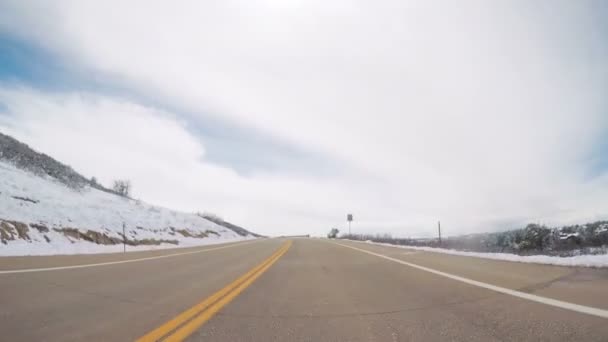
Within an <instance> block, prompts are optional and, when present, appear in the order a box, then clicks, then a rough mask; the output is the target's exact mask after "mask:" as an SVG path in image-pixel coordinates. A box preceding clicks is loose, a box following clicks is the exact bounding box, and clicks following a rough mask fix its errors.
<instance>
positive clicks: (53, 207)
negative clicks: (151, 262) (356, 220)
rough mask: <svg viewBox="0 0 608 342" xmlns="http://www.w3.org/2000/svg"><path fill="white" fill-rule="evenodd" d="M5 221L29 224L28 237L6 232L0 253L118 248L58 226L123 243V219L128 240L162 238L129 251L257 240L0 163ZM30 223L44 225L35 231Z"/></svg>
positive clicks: (1, 209)
mask: <svg viewBox="0 0 608 342" xmlns="http://www.w3.org/2000/svg"><path fill="white" fill-rule="evenodd" d="M3 221H4V222H5V223H4V224H5V225H6V224H7V223H9V224H10V222H12V221H15V222H22V223H24V224H27V225H29V228H28V230H27V235H28V237H29V238H27V239H23V238H14V237H13V239H8V240H7V239H6V236H7V235H6V231H5V232H4V233H5V236H4V237H3V240H5V242H4V243H0V256H9V255H12V256H15V255H53V254H90V253H112V252H122V250H123V246H122V244H114V245H112V244H107V245H103V244H96V243H92V242H88V241H85V240H82V239H77V238H74V237H73V236H69V234H65V233H64V232H61V229H64V228H68V229H77V230H78V231H80V232H83V233H84V232H87V231H89V230H90V231H93V232H97V233H100V234H103V235H104V236H107V237H108V238H112V239H120V240H121V241H122V225H123V222H124V223H125V230H126V236H127V238H128V239H130V240H132V241H145V240H155V241H158V242H160V241H164V242H162V243H161V244H159V245H153V244H151V245H144V244H140V245H138V246H127V251H136V250H150V249H163V248H176V247H191V246H201V245H209V244H218V243H226V242H234V241H241V240H248V239H253V238H255V237H254V236H252V235H248V236H241V235H239V234H237V233H236V232H234V231H233V230H231V229H228V228H226V227H223V226H221V225H218V224H215V223H213V222H211V221H209V220H206V219H204V218H202V217H200V216H198V215H195V214H191V213H183V212H177V211H173V210H169V209H166V208H162V207H157V206H152V205H149V204H146V203H143V202H141V201H137V200H132V199H127V198H123V197H120V196H117V195H114V194H110V193H106V192H103V191H100V190H97V189H94V188H90V187H85V188H84V189H81V190H78V191H76V190H73V189H70V188H68V187H66V186H65V185H63V184H62V183H59V182H57V181H56V180H54V179H52V178H49V177H39V176H36V175H33V174H31V173H29V172H26V171H23V170H21V169H18V168H16V167H15V166H13V165H11V164H8V163H5V162H0V224H1V223H2V222H3ZM32 224H36V225H41V226H43V227H44V228H42V230H41V229H36V228H35V227H33V226H32ZM1 229H2V226H0V230H1ZM0 233H2V231H0ZM0 236H1V235H0ZM197 236H198V237H197ZM169 241H173V242H177V245H176V244H174V243H168V242H169Z"/></svg>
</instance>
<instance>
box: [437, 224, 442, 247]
mask: <svg viewBox="0 0 608 342" xmlns="http://www.w3.org/2000/svg"><path fill="white" fill-rule="evenodd" d="M437 230H438V232H439V246H441V221H437Z"/></svg>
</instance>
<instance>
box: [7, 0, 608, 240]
mask: <svg viewBox="0 0 608 342" xmlns="http://www.w3.org/2000/svg"><path fill="white" fill-rule="evenodd" d="M21 4H23V3H21ZM332 4H333V5H331V6H329V5H327V4H326V2H316V1H313V2H303V1H294V2H291V5H290V6H286V5H280V6H279V5H277V4H276V3H275V2H273V1H264V2H251V1H247V2H231V1H226V2H221V3H218V4H214V5H211V4H209V3H201V2H182V3H180V6H170V5H168V4H167V3H163V2H158V3H155V2H150V1H146V2H145V3H137V2H132V3H129V4H125V3H124V2H120V4H118V3H113V2H112V1H106V2H103V3H102V2H83V1H72V2H70V1H66V2H62V3H57V4H56V5H55V6H54V7H53V8H45V9H44V12H42V11H36V10H35V8H34V7H36V6H33V5H31V4H29V3H25V5H20V4H19V3H16V4H15V6H14V7H15V8H16V9H15V8H14V9H13V11H12V12H13V14H14V13H18V15H16V14H15V15H14V16H16V17H17V18H18V19H13V20H12V22H14V24H13V25H12V26H11V25H10V23H9V24H6V25H7V26H9V29H10V30H12V31H13V32H18V33H19V34H21V35H24V36H26V37H30V38H31V39H35V40H37V41H39V42H41V44H44V45H46V46H47V47H48V48H50V49H52V50H54V51H56V52H57V53H59V54H60V55H62V56H64V58H67V59H68V60H70V61H72V62H74V63H78V64H81V65H83V66H85V67H87V68H90V69H92V70H95V71H98V72H103V73H110V74H112V75H118V76H120V77H122V78H124V79H125V80H126V81H125V82H126V84H127V85H128V86H129V87H134V88H137V89H138V90H139V91H143V92H149V93H151V94H155V95H156V96H159V97H162V98H163V99H165V100H166V101H170V102H173V103H178V104H179V105H180V106H183V107H186V108H191V109H192V111H194V112H196V111H205V112H209V111H211V112H212V113H215V115H218V116H220V117H222V118H223V119H228V120H232V121H236V122H238V123H239V124H242V125H245V126H247V127H250V128H251V129H253V130H260V131H262V132H265V134H268V135H271V136H273V137H276V138H278V139H283V140H286V141H289V142H290V143H293V144H297V145H299V146H302V147H304V148H307V149H310V150H313V151H321V152H322V153H324V154H327V155H330V156H333V157H335V158H336V159H340V160H346V161H347V162H348V163H351V164H352V165H354V166H355V167H356V170H354V171H353V174H351V175H346V176H345V177H344V178H343V179H339V180H338V179H333V178H327V179H312V178H310V179H294V178H293V177H291V176H287V175H281V174H272V175H268V176H264V177H263V176H261V175H258V176H256V177H253V178H243V177H241V176H239V175H237V174H236V173H234V172H233V171H232V170H230V169H227V168H222V167H218V166H216V165H211V164H210V163H208V162H204V161H203V162H201V158H203V160H204V153H203V150H204V149H203V147H202V146H201V144H200V142H199V139H197V138H195V137H192V136H191V135H189V134H188V133H186V130H184V127H183V125H185V124H184V123H180V122H179V120H177V119H176V118H175V117H174V116H171V115H169V114H167V113H160V112H158V111H155V110H154V109H151V108H143V107H141V106H138V105H134V104H130V103H121V102H117V100H112V99H108V98H103V97H102V98H101V99H99V98H97V97H96V96H94V95H84V97H82V95H74V94H71V95H67V96H66V97H67V100H66V99H65V98H64V99H62V100H59V99H58V98H62V96H59V97H53V96H50V97H49V95H47V94H33V93H32V92H30V91H26V92H25V93H28V94H29V95H28V96H31V97H32V99H31V101H32V102H35V99H36V98H38V97H40V98H44V100H41V101H42V102H45V101H47V102H51V103H55V104H56V107H57V108H55V111H54V112H53V113H54V114H53V116H52V117H53V119H50V117H51V115H49V114H47V116H48V117H49V119H48V120H46V121H48V122H46V121H44V120H42V121H41V119H40V118H39V117H37V118H35V119H32V120H31V122H32V125H34V122H35V123H36V125H40V126H39V129H38V130H36V132H39V131H45V130H46V131H49V132H50V133H54V132H60V131H61V128H60V127H54V126H53V122H63V121H64V120H62V119H61V118H65V121H75V120H74V119H71V118H69V117H68V116H66V115H68V114H64V112H66V111H67V112H73V113H81V114H78V115H83V119H82V120H85V119H84V118H85V117H86V118H88V117H94V119H91V120H93V121H95V120H104V122H105V125H112V123H113V122H116V121H119V120H118V119H117V118H113V119H112V118H111V116H112V115H118V114H111V113H110V114H108V113H107V112H108V111H113V112H114V113H131V114H132V115H134V116H133V118H132V120H134V121H133V125H136V126H138V127H142V130H141V132H140V134H144V135H145V136H143V137H139V138H136V137H130V136H128V135H126V134H125V135H124V136H125V137H126V138H125V140H122V141H121V143H120V144H117V146H116V149H117V150H118V151H114V150H111V149H109V148H107V149H105V147H103V144H100V142H105V141H107V140H108V137H111V135H110V133H107V132H105V130H104V131H93V132H91V133H90V134H88V135H83V136H78V139H83V141H84V142H83V147H84V146H87V145H86V144H88V143H87V141H91V144H92V145H91V146H98V147H99V148H98V149H97V150H98V151H102V152H100V154H99V155H98V156H97V157H98V159H100V160H101V159H104V158H109V160H112V161H113V162H112V164H116V163H118V162H122V163H123V164H124V161H125V160H130V161H133V160H137V163H136V164H134V165H132V166H125V167H124V168H125V169H124V170H122V169H120V168H119V169H118V170H120V171H121V172H123V171H124V173H125V175H128V176H129V177H131V178H136V179H137V181H138V183H139V184H140V185H139V187H140V189H141V191H142V197H145V198H146V199H148V200H150V201H156V202H159V203H165V204H168V205H174V206H177V207H181V208H186V209H191V208H193V207H199V206H201V205H203V206H206V207H211V208H217V210H221V211H222V214H224V215H226V216H228V217H236V218H237V219H246V220H247V221H251V222H253V223H254V225H255V226H256V227H259V229H260V230H262V231H263V229H266V227H272V228H268V229H270V230H271V231H276V232H278V231H280V230H281V229H283V228H284V227H285V228H284V229H285V231H289V230H290V228H289V227H291V226H294V227H298V228H296V230H299V231H302V230H304V229H305V228H304V227H308V226H310V227H311V229H314V230H316V231H323V230H325V228H326V227H328V226H329V225H332V224H336V223H337V222H339V221H340V220H341V219H342V217H341V215H342V214H344V213H345V212H346V211H347V210H349V209H351V208H352V210H354V211H355V212H356V213H358V214H359V215H358V217H359V216H363V217H362V219H363V220H364V221H367V223H366V224H365V226H366V227H365V228H366V229H368V230H372V229H376V230H377V231H384V230H388V231H392V232H394V233H400V234H403V235H411V234H410V232H411V231H415V232H427V233H429V234H430V232H432V231H434V229H433V228H432V227H433V225H434V222H435V220H436V219H439V218H441V219H442V220H443V221H445V222H446V229H449V228H448V227H452V229H453V230H454V231H458V232H471V231H481V230H489V229H495V228H506V226H505V224H506V223H513V224H516V223H520V222H526V221H538V220H542V221H543V222H547V223H563V222H572V221H576V220H587V219H595V218H599V217H602V215H603V217H605V215H606V213H605V212H603V211H602V210H603V208H606V204H607V203H606V200H605V199H604V198H608V196H606V195H608V193H607V192H608V190H607V189H608V188H607V187H606V180H605V179H606V178H605V176H601V175H600V176H598V177H597V178H589V176H588V174H589V165H588V163H587V161H588V160H589V158H590V154H591V153H592V150H593V149H594V148H595V146H596V145H597V144H598V143H599V142H601V141H602V139H604V140H605V138H602V134H605V131H606V130H608V119H607V116H606V115H605V111H606V108H605V106H606V103H605V101H604V100H603V97H604V93H605V89H606V86H608V73H607V72H606V70H608V69H607V67H606V65H607V64H606V62H605V60H606V57H607V56H608V54H607V53H606V47H605V46H604V47H599V48H598V47H596V43H597V42H596V41H593V40H590V38H589V32H590V30H591V29H592V25H593V17H592V16H591V14H592V13H591V12H590V11H588V10H586V9H585V8H584V6H583V5H572V4H568V3H561V4H560V6H555V8H552V9H551V15H544V14H543V13H547V12H543V11H541V10H539V9H538V8H528V6H531V5H529V4H526V3H525V2H521V3H516V2H513V3H511V4H509V5H507V6H496V5H495V4H493V5H492V7H490V4H489V3H485V2H459V3H458V4H454V5H450V4H446V3H443V4H441V5H437V4H436V3H434V2H428V1H425V2H422V3H415V2H374V3H373V4H372V3H370V2H361V3H357V2H336V3H332ZM20 6H24V7H20ZM33 8H34V9H33ZM134 13H137V15H134ZM43 14H44V17H42V15H43ZM600 41H601V40H600ZM17 93H18V92H17ZM17 93H12V95H11V96H9V98H12V97H13V96H17ZM87 97H90V98H87ZM22 102H27V101H22ZM28 103H29V102H28ZM45 103H46V102H45ZM70 106H71V107H70ZM78 106H81V107H78ZM114 106H119V107H120V110H116V108H114ZM64 107H65V108H64ZM85 107H86V108H85ZM24 111H25V109H24V110H18V111H15V114H16V116H17V117H19V118H21V117H24V116H23V114H22V112H24ZM50 112H51V111H50V109H45V113H50ZM82 113H85V114H82ZM92 113H96V115H93V114H92ZM137 113H139V114H137ZM144 113H145V114H144ZM106 114H107V115H106ZM108 115H109V117H108ZM121 115H124V114H121ZM99 118H103V119H99ZM87 120H88V119H87ZM176 120H177V121H176ZM76 121H77V120H76ZM144 122H150V125H147V124H145V123H144ZM98 124H99V125H100V126H102V125H103V124H102V123H98ZM17 125H21V123H19V124H15V126H17ZM47 125H48V126H47ZM51 127H52V128H51ZM144 127H145V129H143V128H144ZM16 131H18V132H21V131H23V130H22V129H17V130H16ZM32 131H33V129H32ZM50 133H49V134H50ZM36 134H40V133H36ZM65 134H67V137H69V138H66V140H72V139H74V138H76V137H75V136H72V135H74V134H75V133H73V132H72V131H67V132H66V133H65ZM138 136H139V134H138ZM163 137H166V138H169V139H170V140H171V141H168V140H169V139H163ZM48 139H50V138H48ZM48 139H47V140H45V139H43V138H40V139H39V143H40V144H41V146H45V145H49V144H48V142H49V140H48ZM110 139H111V140H114V139H112V138H110ZM173 139H175V140H173ZM65 145H67V144H65ZM155 149H159V151H158V153H157V151H155ZM56 150H57V151H56V155H57V156H58V157H60V159H62V158H63V157H65V158H63V160H65V161H66V162H69V163H72V164H74V166H75V167H77V168H79V166H78V165H76V164H77V163H79V160H84V159H83V157H80V156H78V155H77V154H71V155H65V154H66V153H67V152H65V151H69V150H70V149H69V147H68V146H65V147H57V148H56ZM61 151H64V152H61ZM103 151H105V152H103ZM161 151H164V152H165V153H162V152H161ZM172 151H175V152H178V151H179V153H178V155H174V154H173V153H172ZM112 155H114V157H113V156H112ZM133 155H137V156H138V157H140V158H141V159H138V158H134V157H133ZM112 158H115V159H114V160H113V159H112ZM180 158H181V159H180ZM91 163H93V164H91ZM131 163H132V162H127V163H126V164H127V165H131ZM142 163H144V164H145V163H151V164H150V165H147V166H149V167H151V166H154V168H155V169H160V170H163V171H162V172H160V173H161V175H154V177H161V176H162V178H161V179H163V182H162V183H163V185H165V186H164V187H158V185H156V183H155V182H154V179H152V177H151V176H150V179H149V180H147V181H146V180H144V178H143V177H144V175H143V174H144V173H145V172H144V171H141V170H143V169H144V168H141V166H138V165H141V164H142ZM86 164H87V165H95V162H93V161H89V160H87V162H86ZM118 164H120V163H118ZM177 165H180V166H179V167H178V166H177ZM102 167H103V166H101V165H96V166H95V169H94V170H100V168H102ZM312 167H314V166H312ZM183 169H187V171H184V170H183ZM82 170H83V172H93V169H86V165H83V166H82ZM88 170H90V171H88ZM112 171H114V173H110V172H109V171H108V172H104V174H107V175H108V177H109V176H110V175H114V174H115V173H116V168H114V169H113V170H112ZM140 173H142V175H140ZM201 173H203V174H205V175H207V177H199V176H198V175H199V174H201ZM362 174H363V175H368V176H369V177H362V176H361V175H362ZM139 177H142V179H141V180H139ZM201 178H202V179H201ZM157 179H158V178H157ZM186 183H187V185H186ZM169 188H173V189H175V190H171V189H169ZM286 189H287V190H288V191H285V190H286ZM215 199H217V200H215ZM220 202H221V203H222V204H221V205H219V204H216V203H220ZM258 202H260V203H258ZM252 203H258V204H257V205H256V206H254V205H252ZM214 206H216V207H214ZM262 212H263V215H262V214H261V213H262ZM287 213H289V214H287ZM297 213H299V214H297ZM333 217H335V218H336V219H332V218H333ZM336 220H337V222H336ZM242 223H243V224H246V223H247V222H242ZM312 227H314V228H312ZM270 230H269V231H270ZM404 230H407V233H403V231H404Z"/></svg>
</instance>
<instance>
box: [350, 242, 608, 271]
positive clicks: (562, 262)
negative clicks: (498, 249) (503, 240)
mask: <svg viewBox="0 0 608 342" xmlns="http://www.w3.org/2000/svg"><path fill="white" fill-rule="evenodd" d="M350 241H355V242H361V243H368V244H372V245H382V246H390V247H396V248H405V249H410V250H417V251H424V252H433V253H443V254H451V255H459V256H468V257H475V258H485V259H493V260H502V261H512V262H524V263H535V264H547V265H556V266H582V267H608V254H598V255H576V256H569V257H559V256H549V255H517V254H510V253H481V252H467V251H457V250H453V249H446V248H435V247H420V246H404V245H393V244H390V243H382V242H372V241H369V240H368V241H365V242H362V241H356V240H350Z"/></svg>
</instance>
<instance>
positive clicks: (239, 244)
mask: <svg viewBox="0 0 608 342" xmlns="http://www.w3.org/2000/svg"><path fill="white" fill-rule="evenodd" d="M253 242H256V240H253V241H246V242H237V243H234V244H231V245H227V246H221V247H214V248H206V249H201V250H198V251H192V252H182V253H173V254H165V255H157V256H153V257H145V258H138V259H129V260H120V261H108V262H100V263H96V264H82V265H71V266H57V267H43V268H26V269H19V270H5V271H0V274H12V273H30V272H46V271H58V270H71V269H75V268H87V267H97V266H108V265H118V264H128V263H131V262H138V261H146V260H154V259H164V258H170V257H174V256H180V255H188V254H196V253H204V252H210V251H217V250H218V249H225V248H231V247H236V246H242V245H248V244H250V243H253Z"/></svg>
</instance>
